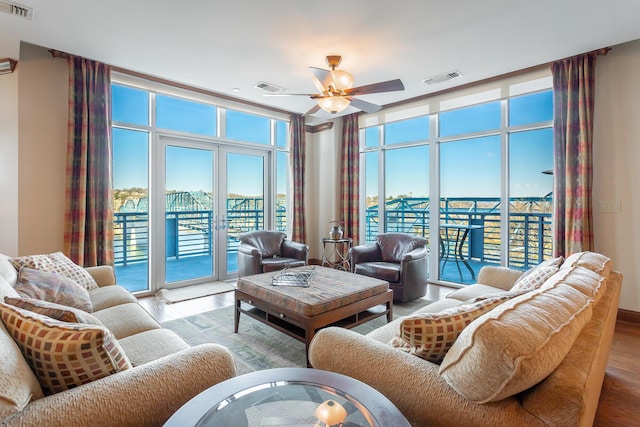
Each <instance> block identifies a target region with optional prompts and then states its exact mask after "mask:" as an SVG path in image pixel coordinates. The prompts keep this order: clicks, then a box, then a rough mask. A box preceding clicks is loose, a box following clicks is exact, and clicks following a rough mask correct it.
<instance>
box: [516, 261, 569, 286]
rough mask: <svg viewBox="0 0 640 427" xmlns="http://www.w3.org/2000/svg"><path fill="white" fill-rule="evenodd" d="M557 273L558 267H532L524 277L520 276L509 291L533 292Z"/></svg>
mask: <svg viewBox="0 0 640 427" xmlns="http://www.w3.org/2000/svg"><path fill="white" fill-rule="evenodd" d="M557 272H558V267H555V266H550V267H540V266H537V267H533V269H532V271H531V272H530V273H529V274H527V275H526V276H524V275H523V276H520V278H519V279H518V280H516V283H514V285H513V287H512V288H511V291H533V290H534V289H538V288H539V287H540V286H542V285H543V284H544V282H546V281H547V280H548V279H549V278H550V277H551V276H553V275H554V274H556V273H557Z"/></svg>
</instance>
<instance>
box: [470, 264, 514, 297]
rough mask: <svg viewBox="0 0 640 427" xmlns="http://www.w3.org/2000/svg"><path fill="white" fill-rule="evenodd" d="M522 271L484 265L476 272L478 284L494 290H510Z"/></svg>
mask: <svg viewBox="0 0 640 427" xmlns="http://www.w3.org/2000/svg"><path fill="white" fill-rule="evenodd" d="M522 273H523V272H522V271H519V270H513V269H511V268H507V267H497V266H493V265H485V266H484V267H482V268H481V269H480V271H479V272H478V280H477V281H478V283H481V284H483V285H489V286H493V287H496V288H500V289H504V290H505V291H508V290H510V289H511V288H512V287H513V284H514V283H515V282H516V280H518V278H519V277H520V276H522Z"/></svg>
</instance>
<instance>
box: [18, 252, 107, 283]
mask: <svg viewBox="0 0 640 427" xmlns="http://www.w3.org/2000/svg"><path fill="white" fill-rule="evenodd" d="M11 264H13V266H14V267H15V268H16V269H17V270H18V271H20V269H22V268H24V267H27V268H33V269H34V270H42V271H48V272H51V273H58V274H61V275H63V276H66V277H68V278H69V279H72V280H74V281H75V282H76V283H78V284H79V285H80V286H84V287H85V288H86V289H87V290H91V289H96V288H97V287H98V284H97V283H96V281H95V280H94V279H93V277H91V275H90V274H89V273H88V272H87V270H85V269H84V268H82V267H80V266H79V265H77V264H76V263H74V262H73V261H71V260H70V259H69V258H67V257H66V256H65V254H63V253H62V252H55V253H52V254H48V255H28V256H23V257H18V258H11Z"/></svg>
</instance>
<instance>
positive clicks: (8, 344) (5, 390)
mask: <svg viewBox="0 0 640 427" xmlns="http://www.w3.org/2000/svg"><path fill="white" fill-rule="evenodd" d="M0 349H2V351H0V424H2V421H3V420H4V419H6V418H9V417H10V416H12V415H14V414H15V413H16V412H19V411H21V410H22V409H23V408H24V407H25V406H27V404H28V403H29V402H30V401H31V400H36V399H41V398H42V397H43V393H42V388H41V387H40V384H39V383H38V380H37V378H36V376H35V374H34V373H33V371H32V370H31V368H29V365H28V364H27V362H26V360H25V359H24V357H23V356H22V353H21V352H20V349H19V348H18V345H17V344H16V343H15V342H14V341H13V339H11V336H10V335H9V333H8V332H7V330H6V329H5V327H4V325H3V324H2V322H1V321H0Z"/></svg>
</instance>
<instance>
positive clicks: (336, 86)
mask: <svg viewBox="0 0 640 427" xmlns="http://www.w3.org/2000/svg"><path fill="white" fill-rule="evenodd" d="M326 60H327V64H328V65H329V67H330V68H331V70H325V69H322V68H317V67H309V68H310V69H311V72H312V73H313V82H314V84H315V85H316V88H317V89H318V91H320V93H316V94H313V93H271V94H265V95H267V96H308V97H310V98H311V99H313V100H315V101H316V102H317V104H316V105H315V106H314V107H313V108H312V109H311V110H309V111H307V112H306V113H305V114H304V115H305V116H308V115H311V114H314V113H316V112H317V111H319V110H320V109H323V110H325V111H328V112H329V113H331V114H336V113H339V112H341V111H343V110H344V109H346V108H347V107H348V106H349V105H352V106H354V107H355V108H358V109H359V110H362V111H364V112H365V113H374V112H376V111H378V110H380V109H381V108H382V107H381V106H380V105H376V104H373V103H371V102H367V101H363V100H361V99H359V98H355V96H356V95H368V94H371V93H381V92H393V91H397V90H404V85H403V84H402V81H401V80H400V79H395V80H389V81H386V82H380V83H373V84H368V85H364V86H358V87H353V76H352V75H351V74H350V73H348V72H346V71H343V70H336V67H337V66H338V65H340V62H341V61H342V57H341V56H340V55H329V56H327V58H326Z"/></svg>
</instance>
